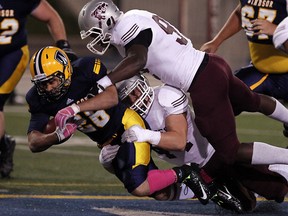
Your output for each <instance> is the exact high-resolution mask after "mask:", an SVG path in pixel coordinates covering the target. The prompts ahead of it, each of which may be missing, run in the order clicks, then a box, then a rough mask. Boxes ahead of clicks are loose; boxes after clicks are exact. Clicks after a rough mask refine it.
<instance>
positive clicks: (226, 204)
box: [211, 185, 243, 213]
mask: <svg viewBox="0 0 288 216" xmlns="http://www.w3.org/2000/svg"><path fill="white" fill-rule="evenodd" d="M211 200H212V201H213V202H214V203H216V204H217V205H218V206H220V207H222V208H224V209H227V210H231V211H233V212H237V213H243V208H242V205H241V202H240V200H239V199H238V198H237V197H235V196H233V195H232V194H231V193H230V191H229V190H228V188H227V187H226V186H225V185H221V186H219V187H218V189H217V191H216V194H215V195H213V197H212V198H211Z"/></svg>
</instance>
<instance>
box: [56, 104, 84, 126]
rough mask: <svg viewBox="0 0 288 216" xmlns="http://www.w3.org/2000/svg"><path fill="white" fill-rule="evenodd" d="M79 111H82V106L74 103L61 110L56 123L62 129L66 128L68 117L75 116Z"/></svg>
mask: <svg viewBox="0 0 288 216" xmlns="http://www.w3.org/2000/svg"><path fill="white" fill-rule="evenodd" d="M78 112H80V108H79V106H77V105H76V104H72V105H71V106H68V107H65V108H64V109H61V110H59V111H58V113H57V114H56V116H55V125H56V126H58V127H59V128H60V130H62V129H64V126H65V124H67V121H68V119H70V118H72V117H74V116H75V115H76V114H77V113H78Z"/></svg>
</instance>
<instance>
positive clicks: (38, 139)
mask: <svg viewBox="0 0 288 216" xmlns="http://www.w3.org/2000/svg"><path fill="white" fill-rule="evenodd" d="M79 123H80V122H79ZM77 126H78V124H77V123H74V122H69V123H67V124H65V125H64V128H63V129H61V128H59V127H57V128H55V130H54V131H52V132H49V133H45V131H44V132H43V133H42V132H40V131H37V130H32V131H30V132H29V133H28V144H29V148H30V150H31V152H34V153H35V152H42V151H45V150H46V149H48V148H50V147H51V146H53V145H58V144H60V143H63V142H65V141H66V140H68V139H69V138H70V137H71V136H72V135H73V134H74V133H75V131H76V130H77ZM54 127H56V125H54Z"/></svg>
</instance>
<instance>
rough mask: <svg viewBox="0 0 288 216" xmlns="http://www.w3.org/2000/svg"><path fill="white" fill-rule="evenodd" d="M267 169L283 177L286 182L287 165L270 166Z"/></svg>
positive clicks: (287, 175) (287, 174)
mask: <svg viewBox="0 0 288 216" xmlns="http://www.w3.org/2000/svg"><path fill="white" fill-rule="evenodd" d="M268 169H269V170H270V171H272V172H276V173H278V174H280V175H281V176H283V177H284V178H285V179H286V181H287V182H288V165H287V164H272V165H269V167H268Z"/></svg>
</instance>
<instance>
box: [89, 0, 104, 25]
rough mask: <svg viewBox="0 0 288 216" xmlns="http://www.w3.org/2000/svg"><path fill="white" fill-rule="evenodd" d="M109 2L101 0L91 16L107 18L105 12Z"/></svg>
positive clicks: (101, 18) (99, 18) (100, 18)
mask: <svg viewBox="0 0 288 216" xmlns="http://www.w3.org/2000/svg"><path fill="white" fill-rule="evenodd" d="M107 7H108V4H107V3H106V2H100V3H99V4H98V5H97V6H96V9H95V10H94V11H92V13H91V16H93V17H95V18H97V19H98V20H99V21H101V20H105V13H106V10H107Z"/></svg>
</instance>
